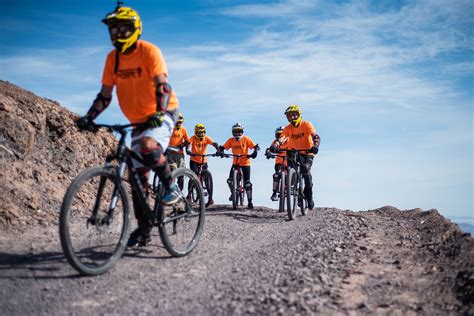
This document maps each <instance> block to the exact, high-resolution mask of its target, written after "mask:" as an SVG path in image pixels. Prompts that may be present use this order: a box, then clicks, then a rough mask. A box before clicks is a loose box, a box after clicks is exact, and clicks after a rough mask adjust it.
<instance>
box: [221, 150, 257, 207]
mask: <svg viewBox="0 0 474 316" xmlns="http://www.w3.org/2000/svg"><path fill="white" fill-rule="evenodd" d="M221 157H223V158H233V157H236V158H237V160H236V162H235V164H234V165H233V166H232V167H233V168H234V171H233V173H232V193H231V200H232V209H234V210H236V209H237V206H241V207H242V206H243V205H244V198H245V187H244V175H243V173H242V168H241V166H239V165H238V162H239V159H240V158H252V156H251V155H234V154H222V155H221Z"/></svg>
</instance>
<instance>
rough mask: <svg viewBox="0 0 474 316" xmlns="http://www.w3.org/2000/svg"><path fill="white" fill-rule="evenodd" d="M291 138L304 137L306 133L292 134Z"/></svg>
mask: <svg viewBox="0 0 474 316" xmlns="http://www.w3.org/2000/svg"><path fill="white" fill-rule="evenodd" d="M290 137H291V138H294V139H299V138H303V137H304V133H299V134H291V136H290Z"/></svg>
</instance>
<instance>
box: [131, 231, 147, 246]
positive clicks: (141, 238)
mask: <svg viewBox="0 0 474 316" xmlns="http://www.w3.org/2000/svg"><path fill="white" fill-rule="evenodd" d="M150 241H151V236H150V235H145V234H143V233H142V232H141V231H140V229H139V228H137V229H135V230H134V231H133V232H132V233H131V234H130V238H128V242H127V247H137V246H138V247H145V246H146V244H147V243H149V242H150Z"/></svg>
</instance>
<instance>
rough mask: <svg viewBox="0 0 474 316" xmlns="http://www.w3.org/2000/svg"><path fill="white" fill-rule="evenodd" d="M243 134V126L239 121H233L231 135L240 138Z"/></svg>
mask: <svg viewBox="0 0 474 316" xmlns="http://www.w3.org/2000/svg"><path fill="white" fill-rule="evenodd" d="M243 134H244V126H243V125H242V124H241V123H235V124H234V125H232V136H234V138H235V139H237V140H240V138H241V137H242V135H243Z"/></svg>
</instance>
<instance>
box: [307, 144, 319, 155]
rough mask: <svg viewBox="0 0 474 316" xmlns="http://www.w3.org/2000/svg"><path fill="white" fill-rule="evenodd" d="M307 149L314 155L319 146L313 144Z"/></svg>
mask: <svg viewBox="0 0 474 316" xmlns="http://www.w3.org/2000/svg"><path fill="white" fill-rule="evenodd" d="M309 151H310V152H311V153H313V154H315V155H316V154H317V153H318V151H319V148H318V146H313V147H311V149H310V150H309Z"/></svg>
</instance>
